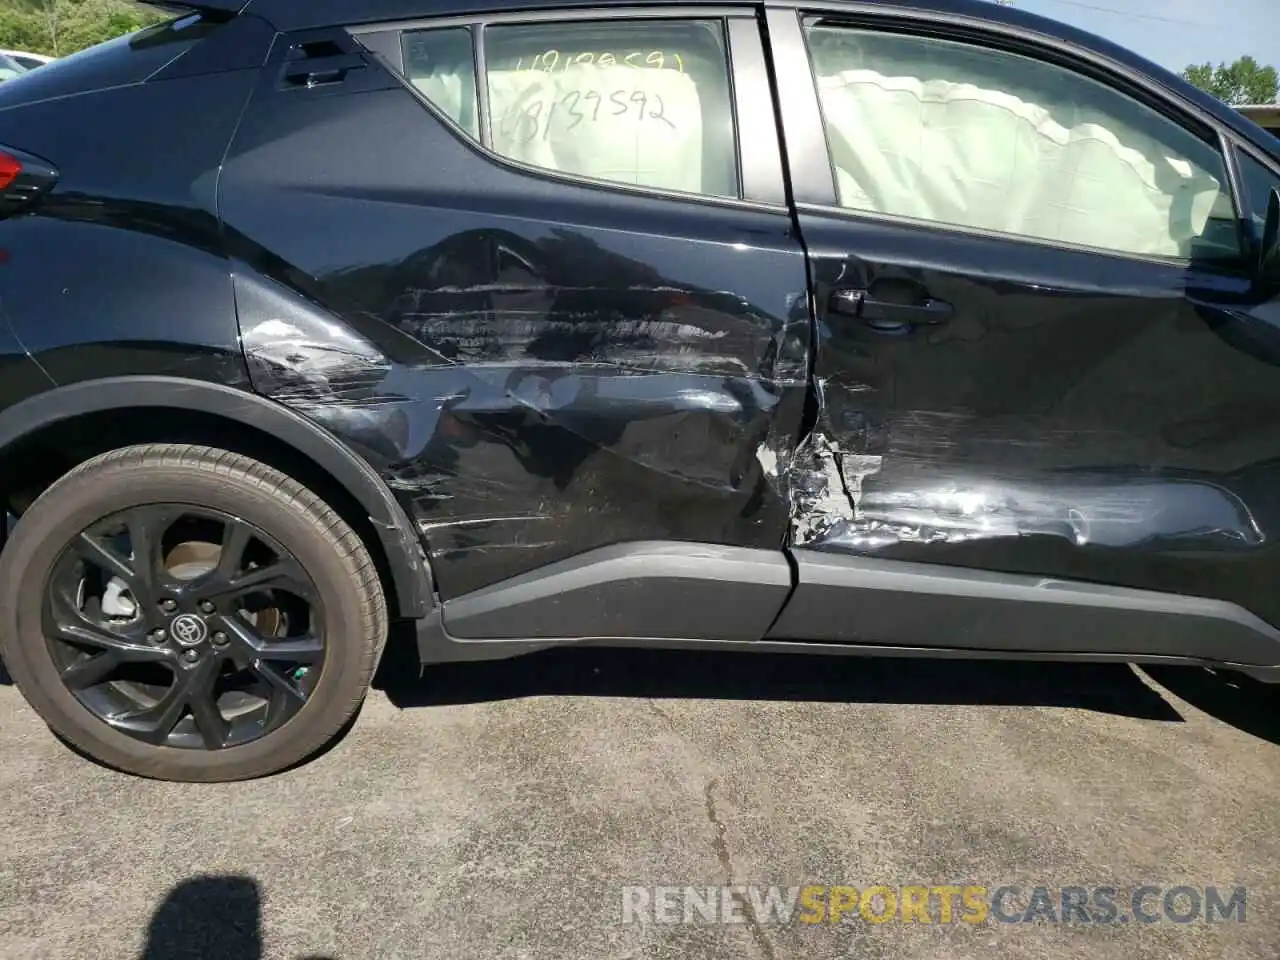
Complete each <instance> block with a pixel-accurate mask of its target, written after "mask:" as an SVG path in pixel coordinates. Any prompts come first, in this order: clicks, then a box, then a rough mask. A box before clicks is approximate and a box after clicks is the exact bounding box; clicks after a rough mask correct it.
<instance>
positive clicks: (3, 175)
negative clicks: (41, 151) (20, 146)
mask: <svg viewBox="0 0 1280 960" xmlns="http://www.w3.org/2000/svg"><path fill="white" fill-rule="evenodd" d="M20 173H22V162H21V161H20V160H19V159H18V158H17V157H11V156H9V154H7V153H4V152H3V151H0V190H8V189H9V187H10V186H12V184H13V181H15V180H17V179H18V175H19V174H20Z"/></svg>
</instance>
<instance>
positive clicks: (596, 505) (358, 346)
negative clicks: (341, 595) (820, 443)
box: [238, 231, 809, 596]
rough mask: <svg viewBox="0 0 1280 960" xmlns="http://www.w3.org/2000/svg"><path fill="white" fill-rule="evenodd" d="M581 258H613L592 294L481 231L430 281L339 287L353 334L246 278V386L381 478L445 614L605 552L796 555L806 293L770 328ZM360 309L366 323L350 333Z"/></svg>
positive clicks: (757, 318)
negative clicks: (331, 436) (424, 559)
mask: <svg viewBox="0 0 1280 960" xmlns="http://www.w3.org/2000/svg"><path fill="white" fill-rule="evenodd" d="M517 239H518V238H517ZM560 242H561V243H564V242H565V241H564V238H561V240H560ZM517 246H518V247H519V249H520V255H519V256H516V255H515V254H513V253H512V250H513V249H515V248H516V247H517ZM570 246H571V247H572V249H573V250H574V251H575V255H579V254H580V253H581V252H582V251H583V250H585V251H586V252H588V253H591V254H592V255H593V256H595V257H596V258H597V259H601V258H603V259H604V261H606V263H607V267H608V269H605V268H604V267H603V266H602V267H601V269H600V270H598V271H593V270H590V269H588V270H586V271H585V273H586V275H598V276H600V278H601V281H602V282H600V283H597V284H594V285H590V286H587V285H582V284H580V283H579V284H563V285H561V284H557V283H551V282H549V281H548V273H555V272H557V271H556V270H553V269H551V268H550V267H549V265H548V263H547V259H546V256H545V254H542V253H537V252H535V251H530V249H529V245H528V243H527V242H524V241H520V242H519V243H518V244H517V240H513V239H512V238H511V237H509V236H506V235H502V234H499V233H497V232H495V231H490V232H488V233H484V234H479V235H476V234H473V235H468V236H464V237H453V238H451V240H450V241H449V242H448V243H446V244H443V245H440V247H438V248H437V249H436V250H435V251H434V252H433V253H430V254H426V255H416V256H415V257H414V258H413V264H412V266H411V267H410V268H408V275H411V276H413V277H414V278H416V279H418V280H420V281H421V280H422V279H423V278H431V279H432V280H433V281H435V282H434V283H433V284H432V285H424V284H422V283H421V282H420V283H418V284H416V285H407V286H404V287H400V288H398V289H397V288H395V287H393V286H390V285H388V284H386V283H385V282H384V281H385V275H386V273H387V271H382V273H381V274H379V272H378V271H377V270H374V271H372V272H370V271H365V273H364V274H362V275H361V274H355V275H353V274H352V273H350V272H348V273H346V274H344V275H342V276H341V277H338V278H334V279H332V280H331V281H330V284H329V287H328V289H327V290H326V291H325V293H326V295H327V296H329V297H331V298H333V299H335V300H338V301H339V302H346V303H348V304H350V303H351V302H352V301H355V302H356V306H354V307H351V308H349V309H348V310H347V311H345V312H344V316H343V317H342V318H339V317H337V316H334V315H332V314H330V313H329V312H327V311H321V310H320V309H319V308H317V307H316V306H315V305H314V304H313V303H310V302H307V301H304V300H302V299H301V298H299V297H297V296H296V294H295V293H293V292H290V291H286V290H284V289H283V288H282V287H281V286H280V285H276V284H272V283H270V282H269V281H266V280H262V279H260V278H259V279H252V278H248V277H245V278H242V287H243V288H244V290H245V291H246V295H244V296H241V297H240V302H239V305H240V309H241V323H242V328H243V341H244V344H245V351H246V355H247V356H248V358H249V366H250V370H251V373H252V376H253V377H254V382H255V384H256V385H258V386H259V389H261V390H263V391H264V392H266V393H267V394H269V395H271V396H274V397H276V398H277V399H280V400H282V401H283V402H286V403H288V404H290V405H291V406H294V407H295V408H296V409H298V410H300V411H302V412H304V413H306V414H307V415H308V416H310V417H312V418H314V419H316V420H317V421H318V422H320V423H322V424H324V425H325V426H327V427H328V428H329V429H330V430H332V431H333V432H334V433H335V434H337V435H338V436H340V437H342V438H343V439H344V440H346V441H347V442H348V443H351V444H352V446H353V447H355V448H356V449H357V450H359V451H360V452H361V453H362V454H364V455H365V456H366V457H367V458H369V459H370V460H371V461H372V462H374V463H375V465H376V466H378V467H379V469H380V471H381V472H382V473H383V474H384V476H386V477H387V478H388V483H389V485H390V486H391V488H392V490H393V491H394V492H395V493H396V495H397V496H398V497H399V498H400V499H401V501H402V502H403V503H404V504H405V506H406V508H407V510H408V511H409V513H410V515H411V516H412V517H414V518H415V521H416V522H417V524H418V526H419V529H420V530H421V532H422V534H423V536H424V538H425V540H426V542H427V544H428V547H429V553H430V556H431V559H432V563H433V569H434V570H435V571H436V579H437V582H438V584H439V586H440V589H441V592H442V593H443V594H444V595H446V596H451V595H458V594H461V593H464V592H467V591H468V590H471V589H476V588H478V587H481V586H484V585H487V584H488V583H491V582H494V581H496V580H498V579H503V578H504V577H506V576H511V575H515V574H518V573H520V572H523V571H524V570H528V569H534V568H536V567H537V566H540V565H542V564H544V563H548V562H552V561H554V560H556V559H561V558H563V557H566V556H569V555H572V554H573V553H577V552H580V551H582V550H585V549H590V548H591V547H593V546H597V545H604V544H607V543H612V542H621V541H627V540H659V539H673V540H702V541H707V542H738V543H745V544H746V545H751V546H759V547H771V548H775V549H780V548H781V547H782V546H783V545H784V543H785V540H786V537H787V507H786V499H787V496H788V493H787V485H786V478H785V477H780V476H779V468H778V465H779V463H780V462H781V461H782V460H783V459H784V458H787V457H790V456H791V455H792V453H793V451H794V447H795V443H796V439H797V437H798V434H799V424H800V418H801V416H802V412H803V403H804V395H805V390H806V389H807V381H808V378H807V363H808V361H807V357H808V348H807V340H808V331H809V321H808V317H807V314H806V313H805V312H804V303H805V300H804V293H803V291H802V290H798V291H795V292H794V293H793V294H792V295H791V296H789V297H784V298H782V299H781V303H780V309H777V310H775V311H769V310H766V309H762V308H760V307H757V306H755V305H753V304H752V303H751V302H750V301H749V300H747V299H746V298H745V297H743V296H740V295H731V294H727V293H725V292H722V291H716V290H706V289H702V288H698V287H693V286H690V285H687V284H679V283H672V282H669V281H666V280H664V279H663V278H662V277H661V276H660V275H659V274H657V273H656V272H655V271H653V270H652V269H649V268H645V267H643V266H642V265H640V264H636V263H630V262H627V261H622V260H621V259H620V258H618V257H617V256H615V255H606V254H604V253H603V252H602V251H600V250H595V252H594V253H592V251H593V249H594V248H591V247H589V246H588V247H583V245H582V244H577V243H574V244H571V245H570ZM441 257H444V260H443V261H442V259H441ZM459 258H460V259H459ZM535 261H536V264H535ZM797 263H798V261H797ZM494 264H497V265H498V266H496V267H493V268H492V269H490V268H489V267H486V266H485V265H494ZM503 264H505V266H502V265H503ZM535 265H536V267H537V269H536V270H535V269H534V267H535ZM575 272H576V271H575ZM393 273H394V274H395V275H399V273H400V270H399V269H397V270H396V271H393ZM468 278H470V279H474V280H475V281H476V282H473V283H467V282H463V281H464V280H466V279H468ZM641 280H643V281H646V282H639V281H641ZM335 288H337V296H336V297H334V296H333V295H334V292H335ZM264 289H265V290H266V291H267V292H263V290H264ZM238 290H239V288H238ZM248 291H252V292H248ZM371 291H385V293H383V294H382V295H381V299H378V300H376V301H375V300H373V299H372V298H371V296H370V292H371ZM344 294H350V295H349V296H345V297H344ZM361 308H365V309H369V312H370V313H372V314H373V315H374V316H375V317H376V322H375V323H372V324H365V325H362V326H361V328H360V332H357V331H356V329H355V328H354V324H353V322H352V318H353V316H354V315H355V314H356V312H357V310H359V309H361ZM370 308H372V309H370ZM406 343H408V344H412V345H413V346H414V347H416V348H417V351H418V355H417V356H414V355H413V350H412V349H409V350H406V348H405V344H406ZM395 350H398V351H399V352H400V356H397V357H392V356H391V354H392V353H393V351H395Z"/></svg>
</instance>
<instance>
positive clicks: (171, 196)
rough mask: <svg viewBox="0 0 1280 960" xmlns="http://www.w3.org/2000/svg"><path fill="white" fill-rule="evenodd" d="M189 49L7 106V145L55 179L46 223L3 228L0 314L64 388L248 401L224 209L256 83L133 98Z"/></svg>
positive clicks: (162, 37)
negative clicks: (140, 385)
mask: <svg viewBox="0 0 1280 960" xmlns="http://www.w3.org/2000/svg"><path fill="white" fill-rule="evenodd" d="M192 29H193V30H194V31H195V33H197V34H199V33H200V31H199V30H198V29H195V28H192ZM185 34H186V31H179V32H178V34H177V35H170V34H166V33H164V32H161V33H160V34H158V35H157V36H156V37H152V35H151V34H145V35H143V36H142V37H141V38H140V39H138V38H135V39H134V40H133V41H129V40H127V39H126V40H121V41H113V42H112V43H109V44H106V45H105V46H104V47H103V48H93V49H91V50H89V51H86V52H85V53H84V54H80V55H77V56H73V57H70V58H68V59H67V60H66V61H57V62H55V63H53V64H50V65H49V66H48V73H49V75H50V76H49V78H45V77H44V74H45V73H46V71H45V70H44V69H43V68H42V69H41V70H40V71H35V72H33V73H32V74H31V77H32V78H33V79H32V86H31V87H27V86H26V84H27V78H26V77H24V78H23V81H22V83H21V84H18V83H14V84H12V89H9V87H10V85H8V84H6V89H5V91H4V92H3V93H0V144H4V145H8V146H13V147H16V148H18V149H20V150H26V151H28V152H30V153H33V154H36V155H37V156H40V157H44V158H46V159H47V160H49V161H50V162H51V163H52V164H53V165H54V166H55V167H56V168H57V169H58V172H59V181H58V185H57V188H56V189H55V190H54V191H53V192H51V193H50V194H49V195H47V196H45V197H43V198H42V199H41V201H40V203H39V208H38V215H36V216H20V217H15V218H11V219H9V220H5V221H3V222H0V249H3V250H5V251H6V256H5V258H4V261H3V262H2V263H0V302H3V304H4V308H5V312H6V314H7V316H8V319H9V321H10V322H11V324H12V326H13V329H14V331H15V332H16V334H17V335H18V337H19V339H20V340H21V341H22V343H23V344H24V345H25V347H26V348H27V350H29V351H30V353H31V355H32V356H33V357H34V358H35V359H36V360H37V361H38V362H39V364H40V365H41V367H43V368H44V370H46V371H47V372H48V374H49V376H50V377H51V378H52V379H53V381H54V382H55V383H58V384H68V383H75V382H78V381H81V380H86V379H95V378H98V377H104V376H113V375H122V374H153V375H154V374H159V375H173V376H182V377H189V378H193V379H201V380H209V381H213V382H216V383H223V384H229V385H238V386H244V387H247V386H248V377H247V374H246V372H245V364H244V356H243V352H242V351H241V348H240V343H239V329H238V327H237V324H236V316H235V299H234V296H233V294H232V286H231V276H230V270H229V268H228V264H227V261H226V258H225V256H224V254H223V243H222V238H221V231H220V228H219V225H218V218H217V199H216V198H217V178H218V167H219V164H220V162H221V159H222V155H223V152H224V151H225V149H226V145H227V143H228V141H229V140H230V138H231V134H232V131H233V130H234V128H235V124H236V122H237V120H238V119H239V116H240V113H241V110H242V109H243V106H244V103H245V101H246V100H247V98H248V96H249V93H250V91H251V90H252V88H253V84H254V82H255V81H256V78H257V71H256V70H241V71H235V72H224V73H218V74H216V75H211V76H201V77H191V78H185V79H175V80H169V81H165V82H157V83H138V82H137V80H138V78H140V77H144V76H146V75H149V74H150V73H152V72H154V71H155V70H156V69H158V68H159V67H160V66H163V65H164V64H167V63H170V62H172V61H173V60H174V59H175V58H176V57H178V56H179V55H180V54H181V53H183V52H187V51H189V50H190V49H191V44H192V43H195V42H198V41H195V40H188V39H186V38H185ZM180 38H181V39H180ZM161 41H165V42H161ZM79 57H83V60H80V59H78V58H79ZM80 84H82V85H84V89H85V91H86V92H84V93H82V94H80V95H77V96H67V95H66V93H67V91H68V90H74V89H77V88H78V87H77V85H80ZM46 96H48V97H50V99H45V97H46ZM193 117H198V118H199V122H198V123H195V122H193V120H192V118H193Z"/></svg>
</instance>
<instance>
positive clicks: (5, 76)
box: [0, 53, 27, 83]
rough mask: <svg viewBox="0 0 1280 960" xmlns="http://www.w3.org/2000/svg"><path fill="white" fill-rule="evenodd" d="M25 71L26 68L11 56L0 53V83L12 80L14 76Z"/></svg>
mask: <svg viewBox="0 0 1280 960" xmlns="http://www.w3.org/2000/svg"><path fill="white" fill-rule="evenodd" d="M26 72H27V68H26V67H24V66H23V65H22V64H20V63H18V61H17V60H14V59H13V58H12V57H10V56H7V55H6V54H3V53H0V83H3V82H4V81H5V80H12V79H13V78H14V77H20V76H22V75H23V74H24V73H26Z"/></svg>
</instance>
